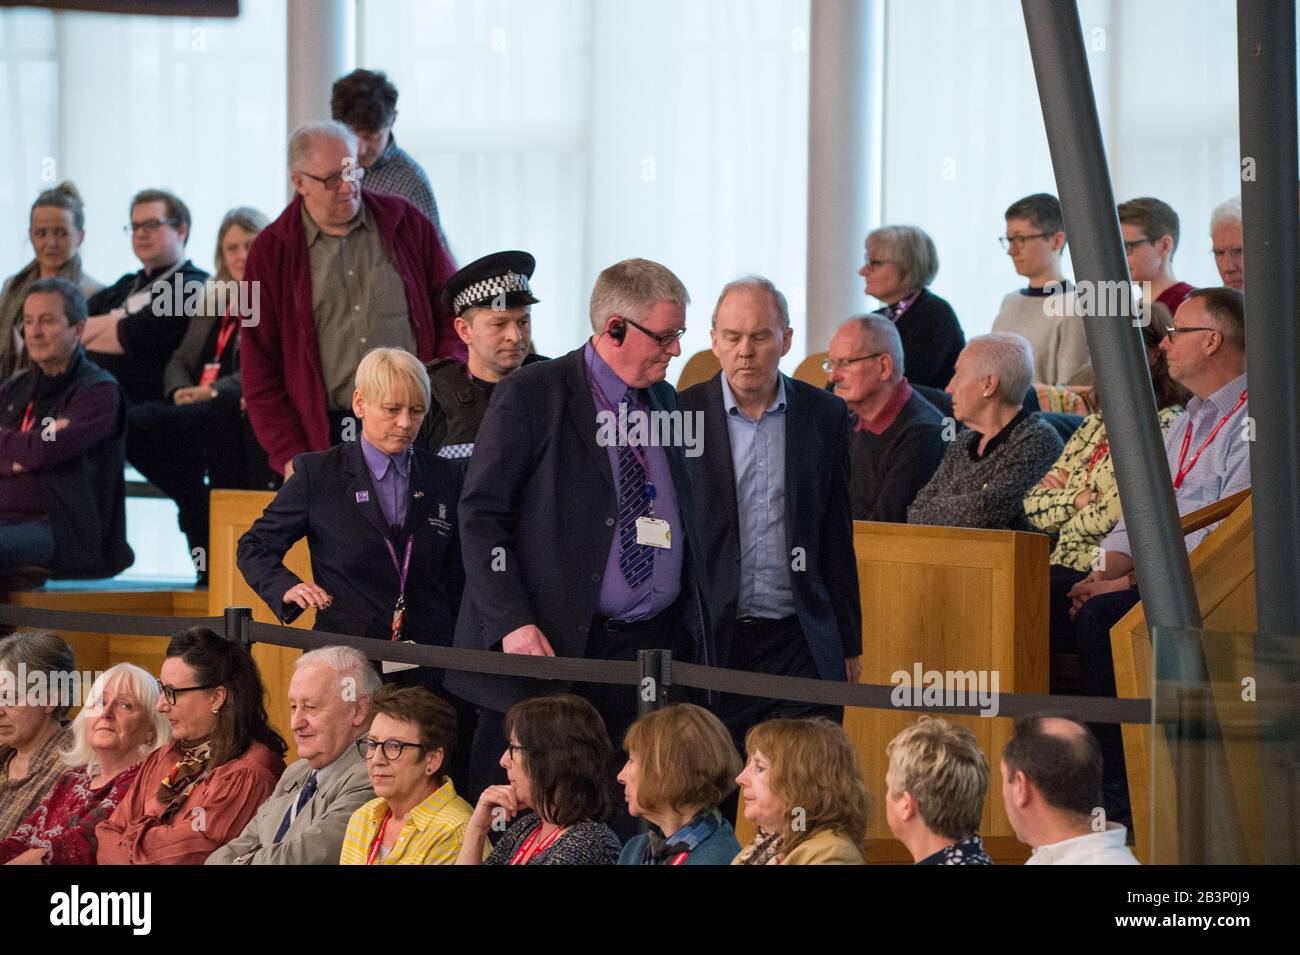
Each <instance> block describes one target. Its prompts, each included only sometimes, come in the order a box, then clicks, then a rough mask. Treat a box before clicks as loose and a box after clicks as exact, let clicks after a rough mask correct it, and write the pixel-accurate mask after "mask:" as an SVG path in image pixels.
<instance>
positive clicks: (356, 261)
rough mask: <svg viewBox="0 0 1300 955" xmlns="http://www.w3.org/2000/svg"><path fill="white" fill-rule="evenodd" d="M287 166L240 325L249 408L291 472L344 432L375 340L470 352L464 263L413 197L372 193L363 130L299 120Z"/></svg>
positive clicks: (445, 353)
mask: <svg viewBox="0 0 1300 955" xmlns="http://www.w3.org/2000/svg"><path fill="white" fill-rule="evenodd" d="M289 172H290V176H291V178H292V180H293V187H294V190H295V191H296V192H297V196H296V197H295V198H294V200H293V201H292V202H291V203H289V206H288V208H286V209H285V210H284V212H283V213H281V215H280V217H279V218H278V219H276V220H275V222H273V223H271V224H270V225H269V226H268V227H267V228H265V229H264V230H262V232H261V233H260V234H259V235H258V237H257V240H256V241H255V242H254V243H253V247H252V249H251V250H250V251H249V254H248V266H247V270H246V279H247V281H249V282H253V283H256V284H257V286H258V293H259V294H258V296H257V298H255V299H254V301H257V302H258V303H259V308H258V314H256V315H252V316H243V317H242V320H243V323H244V326H245V328H244V332H243V334H242V335H241V336H240V350H241V358H240V362H241V366H242V369H241V370H242V373H243V382H244V400H245V402H246V403H247V406H248V417H249V420H250V421H251V422H252V424H253V430H254V432H256V434H257V440H258V442H259V443H261V445H262V447H263V448H264V449H265V450H266V453H267V457H268V459H269V460H270V463H271V466H272V467H273V468H275V470H277V471H281V472H283V473H284V476H285V477H286V478H288V477H290V476H291V475H292V473H293V466H292V464H291V462H292V460H293V458H294V457H295V456H296V455H298V454H301V453H302V452H304V451H324V450H326V449H327V448H329V447H331V446H332V445H334V444H336V443H337V442H338V441H339V439H340V438H341V437H344V436H346V434H347V431H346V428H345V424H346V422H347V421H348V420H349V418H350V416H351V413H352V412H351V403H352V390H353V387H352V385H353V380H354V378H355V376H356V371H357V366H358V365H359V364H360V363H361V358H362V356H363V355H365V353H366V352H368V351H370V350H371V349H372V348H381V347H390V348H403V349H405V350H407V351H409V352H411V353H412V354H414V355H416V356H418V357H419V358H420V360H421V361H424V362H430V361H432V360H433V359H435V358H444V357H451V358H456V359H458V360H461V361H463V360H464V359H465V346H464V344H463V343H462V342H461V340H460V339H459V338H458V337H457V335H456V332H455V329H454V327H453V326H452V317H451V310H450V309H449V308H448V307H447V306H446V305H444V304H443V303H442V301H441V296H442V289H443V286H444V285H445V284H446V282H447V280H448V279H449V278H450V277H451V275H452V273H453V272H455V271H456V267H455V264H454V263H453V262H452V260H451V256H450V255H449V254H448V253H447V250H446V249H445V248H444V247H443V245H442V242H441V241H440V240H439V238H438V234H437V232H436V230H435V229H434V227H433V224H432V223H431V222H430V221H429V220H428V219H427V218H426V217H425V216H424V215H422V214H421V213H420V212H419V210H417V209H416V208H415V206H413V205H411V204H410V203H409V202H407V201H406V200H405V199H401V198H398V197H396V196H386V195H380V194H378V193H367V192H363V190H362V182H363V178H362V177H363V175H364V173H365V170H364V169H363V168H362V167H361V166H360V165H359V164H358V162H357V139H356V136H355V135H354V134H353V132H352V131H351V130H350V129H348V128H347V127H346V126H343V125H342V124H340V123H335V122H318V123H308V124H307V125H305V126H301V127H299V128H298V129H297V130H295V131H294V133H293V135H292V136H291V137H290V138H289ZM354 427H355V426H354ZM354 433H355V432H354Z"/></svg>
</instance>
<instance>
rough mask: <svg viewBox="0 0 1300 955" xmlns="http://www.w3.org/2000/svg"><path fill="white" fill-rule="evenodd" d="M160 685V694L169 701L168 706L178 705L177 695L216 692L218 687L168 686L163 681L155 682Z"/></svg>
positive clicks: (209, 685) (210, 685)
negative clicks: (201, 691)
mask: <svg viewBox="0 0 1300 955" xmlns="http://www.w3.org/2000/svg"><path fill="white" fill-rule="evenodd" d="M154 682H155V683H157V684H158V692H159V693H161V694H162V695H163V696H164V697H166V699H167V705H168V706H175V705H176V694H178V693H189V692H191V691H193V690H215V689H216V688H217V687H216V686H215V685H213V684H208V685H205V686H168V685H167V684H166V683H164V682H163V681H162V680H154Z"/></svg>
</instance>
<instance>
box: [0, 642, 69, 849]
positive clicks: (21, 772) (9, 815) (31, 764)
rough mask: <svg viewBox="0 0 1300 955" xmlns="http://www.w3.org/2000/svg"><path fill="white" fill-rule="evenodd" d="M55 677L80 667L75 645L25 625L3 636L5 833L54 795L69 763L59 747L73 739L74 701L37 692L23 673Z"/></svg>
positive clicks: (1, 802) (1, 801) (0, 719)
mask: <svg viewBox="0 0 1300 955" xmlns="http://www.w3.org/2000/svg"><path fill="white" fill-rule="evenodd" d="M20 667H21V668H22V670H21V672H22V673H25V674H32V673H41V674H45V676H46V680H47V681H49V682H48V684H47V685H48V686H49V687H51V688H57V687H59V686H61V685H63V684H61V683H55V682H54V681H53V678H54V677H55V675H57V674H60V673H73V672H75V671H76V669H77V665H76V662H75V661H74V660H73V657H72V648H71V647H70V646H68V645H67V643H65V642H64V641H63V638H62V637H60V636H58V634H54V633H50V632H49V631H45V630H39V631H20V632H18V633H15V634H11V635H10V636H7V637H5V638H4V639H3V640H0V839H7V838H9V836H11V835H13V832H14V830H15V829H17V828H18V827H19V826H20V825H22V823H23V820H25V819H27V818H28V817H29V816H30V815H31V814H32V813H33V812H34V811H35V810H36V807H37V806H39V805H40V804H41V801H42V800H44V799H45V797H46V796H47V795H49V792H50V789H51V788H53V786H54V783H55V782H56V781H57V780H58V778H59V777H60V776H62V775H63V773H64V771H65V770H66V769H67V767H66V766H64V765H63V763H62V762H60V761H59V753H60V751H62V750H64V749H66V748H67V747H68V745H69V744H70V743H71V742H72V730H70V729H68V728H67V727H66V726H65V725H64V723H65V718H66V717H67V715H68V708H69V702H68V701H67V700H64V699H62V698H60V699H55V698H54V697H55V695H56V694H53V693H51V694H47V695H46V696H40V695H39V694H37V695H35V696H33V695H32V694H30V693H29V692H28V690H29V685H28V684H26V683H24V682H23V680H22V679H21V677H20Z"/></svg>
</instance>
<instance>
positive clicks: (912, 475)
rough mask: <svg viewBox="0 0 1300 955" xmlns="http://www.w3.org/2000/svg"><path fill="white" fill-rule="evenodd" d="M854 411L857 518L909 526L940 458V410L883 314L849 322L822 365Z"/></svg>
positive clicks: (851, 444) (852, 495)
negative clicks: (907, 363) (910, 375)
mask: <svg viewBox="0 0 1300 955" xmlns="http://www.w3.org/2000/svg"><path fill="white" fill-rule="evenodd" d="M823 367H825V369H826V377H827V380H828V381H829V382H830V383H831V385H832V386H833V387H834V389H835V394H837V395H839V396H840V397H841V398H843V399H844V401H845V403H846V404H847V405H848V407H849V411H850V412H851V418H850V420H851V428H852V431H851V433H850V435H849V464H850V468H849V472H850V479H849V480H850V483H849V498H850V500H851V502H852V509H853V519H854V520H855V521H886V522H889V523H894V524H906V523H907V508H908V507H909V506H910V505H911V503H912V502H913V501H914V500H916V495H917V492H918V491H920V490H921V488H923V487H925V486H926V484H928V483H929V481H930V478H932V477H934V472H935V471H936V470H937V469H938V467H939V462H940V461H942V460H943V454H944V451H946V450H947V446H946V445H945V444H944V440H943V415H942V413H941V412H940V411H939V409H938V408H936V407H935V406H934V405H932V404H931V403H930V402H929V401H927V400H926V399H925V398H924V397H923V396H922V395H921V393H920V392H917V391H913V390H912V386H911V385H910V384H908V382H907V378H906V377H904V375H903V342H902V339H901V338H900V337H899V334H898V329H897V328H896V327H895V326H894V323H893V322H891V321H890V320H889V319H887V318H883V317H881V316H879V315H864V316H861V317H859V318H852V319H849V321H847V322H845V323H844V324H843V325H841V326H840V327H839V328H838V329H836V331H835V334H834V335H833V336H832V337H831V344H830V353H829V355H828V357H827V359H826V361H825V362H824V363H823Z"/></svg>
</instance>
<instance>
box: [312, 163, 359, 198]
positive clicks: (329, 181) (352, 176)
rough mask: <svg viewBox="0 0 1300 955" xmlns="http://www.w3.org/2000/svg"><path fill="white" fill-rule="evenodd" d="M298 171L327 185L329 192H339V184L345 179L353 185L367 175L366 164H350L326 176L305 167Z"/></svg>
mask: <svg viewBox="0 0 1300 955" xmlns="http://www.w3.org/2000/svg"><path fill="white" fill-rule="evenodd" d="M298 172H299V173H301V174H302V175H304V176H306V177H307V178H308V179H315V180H316V181H317V182H319V183H320V184H321V185H322V186H324V187H325V189H326V191H327V192H338V188H339V186H341V185H342V184H343V181H344V180H345V179H346V180H347V181H348V182H350V183H352V184H353V185H356V184H357V183H359V182H360V181H361V180H362V179H364V178H365V175H366V169H365V167H364V166H349V167H348V168H347V169H345V170H343V171H342V172H332V173H330V174H329V175H328V176H325V177H324V178H321V177H320V176H313V175H312V174H311V173H309V172H307V171H306V170H304V169H299V170H298Z"/></svg>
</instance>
